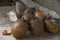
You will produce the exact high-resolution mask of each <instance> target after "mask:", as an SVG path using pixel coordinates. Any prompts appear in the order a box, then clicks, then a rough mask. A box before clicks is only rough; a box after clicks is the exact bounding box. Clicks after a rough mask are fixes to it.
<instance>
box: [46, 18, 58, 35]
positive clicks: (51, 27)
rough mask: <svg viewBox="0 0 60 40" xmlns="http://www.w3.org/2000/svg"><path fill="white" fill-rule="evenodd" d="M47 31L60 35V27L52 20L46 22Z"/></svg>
mask: <svg viewBox="0 0 60 40" xmlns="http://www.w3.org/2000/svg"><path fill="white" fill-rule="evenodd" d="M45 25H46V30H47V31H48V32H50V33H53V34H56V33H58V25H57V24H55V23H53V22H52V21H51V20H49V19H46V20H45Z"/></svg>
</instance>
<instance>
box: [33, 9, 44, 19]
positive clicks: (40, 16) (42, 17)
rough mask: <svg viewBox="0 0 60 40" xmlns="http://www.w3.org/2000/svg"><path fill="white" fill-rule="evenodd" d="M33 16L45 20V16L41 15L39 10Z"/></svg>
mask: <svg viewBox="0 0 60 40" xmlns="http://www.w3.org/2000/svg"><path fill="white" fill-rule="evenodd" d="M34 15H35V16H36V17H38V18H40V19H42V20H44V19H45V15H44V14H43V12H41V11H40V10H37V11H36V12H35V13H34Z"/></svg>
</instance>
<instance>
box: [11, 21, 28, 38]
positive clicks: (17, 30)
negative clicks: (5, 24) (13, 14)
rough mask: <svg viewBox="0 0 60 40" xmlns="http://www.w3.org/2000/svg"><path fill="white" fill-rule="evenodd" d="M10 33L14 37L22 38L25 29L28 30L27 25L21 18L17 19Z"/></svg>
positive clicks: (25, 31)
mask: <svg viewBox="0 0 60 40" xmlns="http://www.w3.org/2000/svg"><path fill="white" fill-rule="evenodd" d="M11 31H12V35H13V36H14V37H15V38H22V37H24V36H25V35H26V33H27V31H28V25H27V23H26V22H24V21H22V20H17V21H16V22H15V23H14V25H13V27H12V29H11Z"/></svg>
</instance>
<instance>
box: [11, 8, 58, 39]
mask: <svg viewBox="0 0 60 40" xmlns="http://www.w3.org/2000/svg"><path fill="white" fill-rule="evenodd" d="M28 31H29V33H30V34H31V35H33V36H36V37H37V36H40V35H41V34H43V33H44V31H47V32H49V33H52V34H56V33H58V25H57V24H56V23H55V22H53V21H52V18H51V16H45V15H44V14H43V12H42V11H40V10H39V8H26V9H25V11H24V13H23V15H22V17H20V18H18V20H16V21H15V22H14V24H13V26H12V29H11V33H12V35H13V36H14V37H15V38H23V37H24V36H25V35H26V34H27V32H28Z"/></svg>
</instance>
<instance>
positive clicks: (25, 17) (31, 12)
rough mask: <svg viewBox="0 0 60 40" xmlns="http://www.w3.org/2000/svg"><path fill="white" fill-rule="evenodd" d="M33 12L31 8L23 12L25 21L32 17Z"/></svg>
mask: <svg viewBox="0 0 60 40" xmlns="http://www.w3.org/2000/svg"><path fill="white" fill-rule="evenodd" d="M33 12H34V10H33V8H27V9H26V10H25V11H24V14H23V17H22V18H24V20H25V21H30V20H31V19H32V17H33V14H34V13H33Z"/></svg>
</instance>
